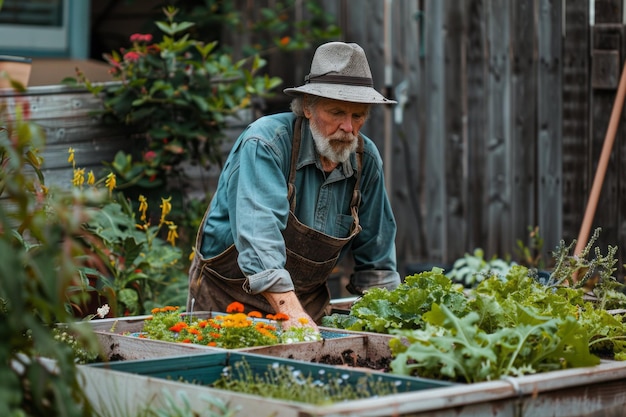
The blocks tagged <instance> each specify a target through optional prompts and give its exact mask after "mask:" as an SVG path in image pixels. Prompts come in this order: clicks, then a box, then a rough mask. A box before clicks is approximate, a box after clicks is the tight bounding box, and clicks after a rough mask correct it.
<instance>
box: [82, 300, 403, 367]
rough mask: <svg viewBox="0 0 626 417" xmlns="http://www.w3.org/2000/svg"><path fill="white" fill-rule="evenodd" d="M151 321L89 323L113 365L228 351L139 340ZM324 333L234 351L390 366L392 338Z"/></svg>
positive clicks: (204, 314) (201, 314)
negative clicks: (311, 339)
mask: <svg viewBox="0 0 626 417" xmlns="http://www.w3.org/2000/svg"><path fill="white" fill-rule="evenodd" d="M210 314H211V313H208V312H197V313H194V315H196V316H198V317H207V316H209V315H210ZM147 317H150V316H148V315H143V316H136V317H129V318H114V319H103V320H92V321H89V322H86V323H87V324H88V325H90V326H92V328H93V329H94V331H95V333H96V336H97V338H98V339H99V341H100V345H101V347H102V351H103V354H104V357H105V358H106V359H107V360H109V361H119V360H136V359H150V358H158V357H163V356H171V355H183V354H188V353H198V352H199V353H202V352H205V353H206V352H207V350H208V351H223V350H225V349H220V348H215V347H208V346H202V345H197V344H187V343H174V342H164V341H160V340H150V339H143V338H139V337H137V336H136V333H139V332H141V330H142V329H143V325H144V322H145V320H146V318H147ZM320 330H321V332H322V337H323V338H324V339H323V340H321V341H316V342H301V343H294V344H280V345H272V346H255V347H248V348H241V349H232V350H236V351H239V352H254V353H259V354H263V355H267V356H274V357H280V358H287V359H297V360H301V361H306V362H323V363H332V364H345V365H348V366H363V363H364V362H368V363H376V362H380V363H383V364H384V363H388V362H389V359H390V356H391V352H390V350H389V346H388V341H389V340H390V339H391V338H392V336H389V335H378V334H375V333H363V332H351V331H346V330H339V329H332V328H325V327H322V328H321V329H320Z"/></svg>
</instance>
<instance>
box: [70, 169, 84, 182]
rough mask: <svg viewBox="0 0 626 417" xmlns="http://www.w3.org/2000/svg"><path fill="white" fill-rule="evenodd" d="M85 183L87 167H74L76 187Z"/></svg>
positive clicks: (73, 179) (73, 180)
mask: <svg viewBox="0 0 626 417" xmlns="http://www.w3.org/2000/svg"><path fill="white" fill-rule="evenodd" d="M84 183H85V168H80V169H74V177H73V178H72V184H74V187H81V186H82V185H83V184H84Z"/></svg>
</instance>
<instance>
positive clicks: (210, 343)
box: [207, 342, 217, 346]
mask: <svg viewBox="0 0 626 417" xmlns="http://www.w3.org/2000/svg"><path fill="white" fill-rule="evenodd" d="M207 346H217V343H215V342H209V343H207Z"/></svg>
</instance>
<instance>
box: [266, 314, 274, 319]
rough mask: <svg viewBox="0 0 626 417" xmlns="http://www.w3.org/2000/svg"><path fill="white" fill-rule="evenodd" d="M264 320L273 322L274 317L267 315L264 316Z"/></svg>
mask: <svg viewBox="0 0 626 417" xmlns="http://www.w3.org/2000/svg"><path fill="white" fill-rule="evenodd" d="M265 318H266V319H268V320H274V315H273V314H267V315H266V316H265Z"/></svg>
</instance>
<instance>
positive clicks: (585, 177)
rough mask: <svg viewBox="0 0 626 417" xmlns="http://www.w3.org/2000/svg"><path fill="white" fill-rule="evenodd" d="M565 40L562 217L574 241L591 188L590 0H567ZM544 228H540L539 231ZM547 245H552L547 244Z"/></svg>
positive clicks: (566, 236) (567, 234) (568, 236)
mask: <svg viewBox="0 0 626 417" xmlns="http://www.w3.org/2000/svg"><path fill="white" fill-rule="evenodd" d="M565 8H566V9H565V23H564V25H565V36H564V40H563V58H562V65H563V94H562V101H563V122H562V135H563V137H562V148H561V154H562V169H563V186H562V199H563V211H562V214H563V217H562V223H561V224H562V229H563V234H562V237H561V238H562V239H563V240H565V241H566V242H568V243H569V242H571V241H572V240H574V239H576V238H577V237H578V232H579V229H580V225H581V222H582V219H583V213H584V211H585V203H586V201H587V195H588V192H589V187H588V185H589V183H590V180H589V175H590V171H589V169H588V168H587V167H586V160H587V158H588V155H589V150H588V149H589V106H590V104H589V101H590V93H589V85H590V74H589V66H590V54H589V53H587V52H586V51H588V50H589V37H590V34H589V32H590V27H589V3H588V1H587V0H571V1H568V2H566V3H565ZM540 232H541V231H540ZM546 249H552V248H550V247H549V245H546Z"/></svg>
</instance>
